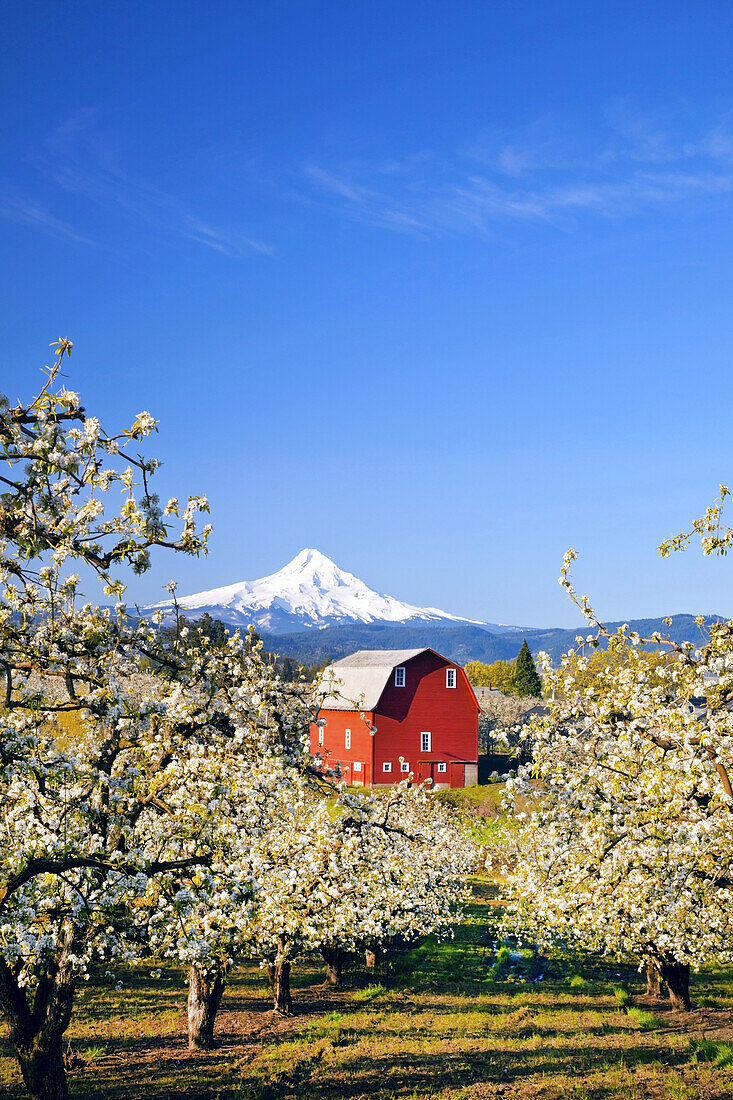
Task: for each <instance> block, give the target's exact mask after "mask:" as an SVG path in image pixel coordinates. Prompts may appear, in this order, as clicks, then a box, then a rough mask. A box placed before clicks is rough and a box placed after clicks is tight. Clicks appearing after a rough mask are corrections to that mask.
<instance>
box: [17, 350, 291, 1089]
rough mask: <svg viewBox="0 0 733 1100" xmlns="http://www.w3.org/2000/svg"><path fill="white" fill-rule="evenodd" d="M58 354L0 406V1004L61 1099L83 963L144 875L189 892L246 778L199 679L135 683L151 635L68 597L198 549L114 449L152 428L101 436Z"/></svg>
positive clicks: (217, 849) (116, 589)
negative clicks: (36, 388)
mask: <svg viewBox="0 0 733 1100" xmlns="http://www.w3.org/2000/svg"><path fill="white" fill-rule="evenodd" d="M70 351H71V344H70V343H69V342H68V341H66V340H61V341H59V342H58V344H57V345H56V359H55V362H54V364H53V366H52V367H51V368H49V369H48V370H47V377H46V382H45V385H44V386H43V388H42V390H41V391H40V393H39V394H38V395H37V396H36V398H35V399H34V400H33V401H31V402H30V403H29V404H27V405H22V404H20V405H17V406H16V407H11V406H10V403H9V402H8V401H7V400H6V399H5V398H3V399H1V400H0V457H2V459H3V460H4V461H3V466H2V473H0V489H1V490H2V492H0V585H2V589H1V591H0V596H1V599H0V669H1V670H2V673H3V678H4V685H3V686H4V699H3V706H2V711H1V712H0V764H1V769H0V814H1V815H2V816H1V820H2V830H1V831H0V1011H2V1014H3V1016H4V1018H5V1020H6V1021H7V1024H8V1029H9V1036H10V1040H11V1042H12V1044H13V1046H14V1049H15V1052H16V1055H17V1057H18V1061H19V1063H20V1068H21V1071H22V1074H23V1078H24V1081H25V1083H26V1086H27V1088H28V1091H29V1093H30V1095H31V1096H33V1097H37V1098H39V1100H40V1098H42V1100H51V1098H54V1100H55V1098H63V1097H65V1096H66V1095H67V1087H66V1080H65V1073H64V1066H63V1059H62V1047H61V1042H62V1036H63V1034H64V1031H65V1029H66V1027H67V1025H68V1023H69V1019H70V1016H71V1011H72V1005H73V998H74V992H75V987H76V985H77V982H78V980H79V978H80V977H81V976H83V975H84V974H85V972H86V971H87V968H88V966H89V964H90V963H91V962H92V960H95V959H108V958H112V957H120V956H121V957H129V956H130V954H131V952H132V950H133V948H132V947H131V940H130V938H129V937H128V936H127V931H128V928H129V921H130V913H131V911H132V909H134V908H135V907H136V906H137V905H138V904H139V903H140V901H141V899H143V898H144V897H145V895H146V893H147V892H148V890H149V884H150V881H151V878H154V877H155V876H156V875H163V876H167V877H168V881H174V880H175V881H177V879H176V877H175V876H178V875H180V876H181V877H182V878H185V880H186V881H188V882H189V883H190V884H192V885H195V874H196V871H197V869H199V868H207V867H211V868H213V869H214V870H216V868H218V867H222V866H226V865H227V863H228V861H230V859H231V853H230V850H229V846H230V843H231V842H230V840H229V839H228V838H227V831H226V829H225V828H222V827H221V807H222V805H223V804H224V803H226V802H227V800H229V801H230V802H231V801H232V800H233V797H234V793H235V792H234V788H235V786H236V795H237V797H242V796H243V793H244V792H243V787H244V785H245V784H244V780H243V777H242V774H241V772H238V771H237V770H236V768H235V767H234V765H233V763H232V760H233V752H232V736H231V734H232V730H231V728H230V725H227V724H225V723H224V724H223V723H221V722H220V721H219V710H220V708H219V706H218V703H217V702H216V701H215V698H214V696H215V692H213V690H212V689H211V688H209V689H208V707H207V706H205V705H204V703H205V702H206V698H207V696H206V692H207V685H206V683H205V682H203V683H202V684H200V685H198V688H197V690H198V689H199V688H200V690H199V693H198V695H197V694H196V692H193V686H194V680H195V677H193V676H192V675H190V674H189V673H188V672H187V671H186V670H183V671H181V669H180V667H179V666H176V664H175V661H168V663H169V665H170V668H171V673H172V676H173V679H172V681H171V684H170V685H169V686H168V687H166V688H165V689H161V690H160V691H151V692H147V691H146V692H143V693H142V694H141V693H140V692H138V691H136V690H135V689H134V683H135V677H136V674H137V673H138V671H139V664H140V655H141V654H147V655H148V656H149V657H150V656H155V652H154V647H155V634H154V631H153V630H152V629H151V628H149V627H148V626H146V625H144V624H143V623H135V622H134V621H133V620H130V619H129V618H128V617H127V616H126V614H125V608H124V605H123V604H121V603H118V604H117V606H116V608H115V609H114V610H110V609H107V608H105V609H102V608H99V607H97V606H95V605H94V604H91V603H85V604H83V605H82V606H79V601H78V600H77V597H76V593H77V588H78V585H79V581H78V575H77V574H76V573H72V572H71V569H73V568H77V569H79V568H83V569H84V571H85V573H86V575H87V578H89V577H92V578H93V577H94V576H96V577H97V578H98V579H99V581H100V582H101V585H102V588H103V591H104V593H105V594H106V595H107V596H116V597H117V598H118V600H119V599H120V598H121V596H122V594H123V591H124V589H123V585H122V583H121V581H120V580H119V578H117V577H115V575H114V574H115V572H116V570H117V569H118V567H123V566H129V567H131V568H132V569H133V571H135V572H137V573H141V572H143V571H145V570H146V569H147V568H148V566H149V562H150V557H149V555H150V551H151V549H153V548H154V547H167V548H169V549H171V550H174V551H180V552H183V553H189V554H199V553H201V552H202V551H204V550H205V545H206V539H207V536H208V531H209V529H208V527H205V528H204V529H203V531H202V532H201V533H199V532H198V531H197V528H196V513H197V512H201V511H206V510H207V504H206V500H205V499H204V498H201V497H191V498H189V499H188V502H187V504H186V505H185V507H183V508H180V507H179V505H178V502H177V501H176V500H171V501H169V502H168V505H167V507H166V508H165V509H162V508H161V507H160V504H159V501H158V498H157V496H156V495H155V493H154V492H153V491H152V489H151V485H150V483H151V479H152V476H153V474H154V473H155V470H156V467H157V465H158V464H157V462H155V461H154V460H147V459H144V458H143V457H142V456H140V455H139V454H134V453H131V452H132V451H133V450H134V448H135V446H136V444H137V443H138V442H139V441H140V440H142V439H143V438H144V437H145V436H146V435H148V434H150V432H151V431H153V430H154V429H155V423H154V421H153V419H152V417H151V416H150V415H149V414H147V413H141V414H140V415H139V416H138V417H137V419H136V420H135V422H134V423H133V425H132V426H131V427H130V428H129V429H127V430H125V431H122V432H120V433H119V434H117V435H108V434H107V433H106V432H105V431H104V430H103V429H102V427H101V425H100V423H99V421H98V420H97V419H96V418H94V417H90V416H88V415H87V414H86V413H85V411H84V409H83V408H82V407H81V405H80V403H79V398H78V396H77V395H76V394H74V393H71V392H69V391H68V390H66V389H65V388H64V387H63V385H62V384H61V382H60V378H61V363H62V359H63V357H64V356H65V355H68V354H69V353H70ZM119 489H121V490H122V492H123V500H122V505H121V507H119V508H118V507H117V506H114V507H112V506H111V505H110V499H111V497H110V495H109V494H110V491H111V490H114V491H116V490H119ZM170 517H172V518H170ZM173 522H178V523H180V531H179V533H178V534H177V535H174V534H173V533H172V523H173ZM161 660H163V661H166V660H168V658H165V657H163V658H161ZM160 683H161V685H162V684H163V681H162V680H161V681H160ZM202 693H203V694H202ZM250 705H254V706H255V709H257V704H253V703H252V700H250ZM261 717H262V719H263V721H262V722H261V725H264V726H267V725H268V722H269V718H270V717H271V711H268V706H267V703H266V702H264V703H263V704H262V715H261ZM74 718H75V719H76V720H75V722H74V728H73V731H72V733H71V734H70V732H69V722H70V720H71V719H74ZM251 732H252V723H249V724H248V725H247V729H246V734H247V736H249V735H250V734H251ZM280 732H282V730H281V731H280ZM242 737H244V734H242ZM236 751H237V745H236V738H235V753H236ZM240 755H242V754H240ZM282 755H283V753H282V752H281V756H282ZM222 775H224V776H225V777H227V778H226V779H225V780H224V784H225V785H226V783H229V782H231V789H223V785H222ZM232 775H233V776H234V778H230V777H231V776H232ZM235 780H236V783H235ZM253 797H254V796H253Z"/></svg>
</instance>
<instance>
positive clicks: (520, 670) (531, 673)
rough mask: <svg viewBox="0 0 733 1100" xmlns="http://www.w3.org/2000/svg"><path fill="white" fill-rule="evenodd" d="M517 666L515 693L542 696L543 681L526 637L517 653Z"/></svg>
mask: <svg viewBox="0 0 733 1100" xmlns="http://www.w3.org/2000/svg"><path fill="white" fill-rule="evenodd" d="M516 668H517V671H516V676H515V681H514V691H515V694H517V695H534V696H536V697H538V698H539V697H541V695H542V681H541V680H540V678H539V675H538V673H537V669H536V667H535V663H534V660H533V659H532V654H531V652H530V649H529V646H528V645H527V639H526V638H525V639H524V641H523V642H522V648H521V649H520V651H519V653H518V654H517V665H516Z"/></svg>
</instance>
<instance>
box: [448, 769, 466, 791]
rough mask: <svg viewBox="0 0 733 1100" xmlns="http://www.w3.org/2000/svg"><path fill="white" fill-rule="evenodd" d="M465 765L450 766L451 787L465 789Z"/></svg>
mask: <svg viewBox="0 0 733 1100" xmlns="http://www.w3.org/2000/svg"><path fill="white" fill-rule="evenodd" d="M465 769H466V766H465V764H451V766H450V785H451V787H465V785H466V778H465Z"/></svg>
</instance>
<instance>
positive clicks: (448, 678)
mask: <svg viewBox="0 0 733 1100" xmlns="http://www.w3.org/2000/svg"><path fill="white" fill-rule="evenodd" d="M445 686H446V687H447V688H454V687H455V686H456V670H455V669H454V668H447V669H446V670H445Z"/></svg>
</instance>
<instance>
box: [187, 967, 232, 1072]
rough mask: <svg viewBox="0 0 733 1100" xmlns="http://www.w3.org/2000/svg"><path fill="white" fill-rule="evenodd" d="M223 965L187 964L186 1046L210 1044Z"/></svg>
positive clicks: (222, 983) (194, 1048)
mask: <svg viewBox="0 0 733 1100" xmlns="http://www.w3.org/2000/svg"><path fill="white" fill-rule="evenodd" d="M224 981H225V973H224V967H223V966H219V965H217V966H215V967H214V968H213V969H209V970H204V969H202V968H201V967H200V966H197V965H196V963H192V964H191V969H190V971H189V975H188V1048H189V1050H200V1049H206V1048H207V1047H210V1046H213V1044H214V1023H215V1022H216V1013H217V1012H218V1010H219V1005H220V1004H221V998H222V995H223V993H224Z"/></svg>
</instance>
